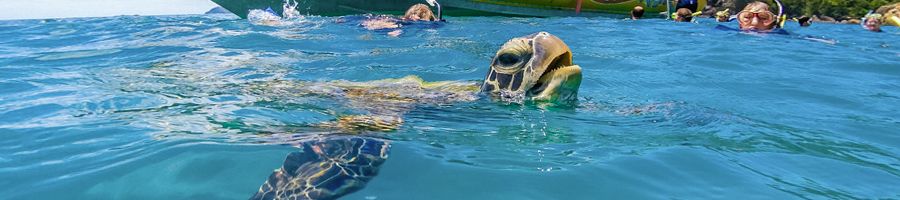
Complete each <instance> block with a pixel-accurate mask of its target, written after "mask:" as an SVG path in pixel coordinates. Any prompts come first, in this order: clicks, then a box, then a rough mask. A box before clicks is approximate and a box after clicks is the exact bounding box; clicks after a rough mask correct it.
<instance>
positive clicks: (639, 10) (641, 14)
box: [631, 6, 644, 19]
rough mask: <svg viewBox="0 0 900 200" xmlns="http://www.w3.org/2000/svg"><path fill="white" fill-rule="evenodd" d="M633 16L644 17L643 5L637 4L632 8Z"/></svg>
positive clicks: (636, 17)
mask: <svg viewBox="0 0 900 200" xmlns="http://www.w3.org/2000/svg"><path fill="white" fill-rule="evenodd" d="M631 17H632V18H635V19H640V18H641V17H644V8H643V7H641V6H635V7H634V9H632V10H631Z"/></svg>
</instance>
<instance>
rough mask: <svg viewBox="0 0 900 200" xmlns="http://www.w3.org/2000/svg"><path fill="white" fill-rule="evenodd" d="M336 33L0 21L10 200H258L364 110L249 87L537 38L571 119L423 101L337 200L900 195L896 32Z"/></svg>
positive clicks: (307, 27)
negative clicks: (569, 55) (299, 155)
mask: <svg viewBox="0 0 900 200" xmlns="http://www.w3.org/2000/svg"><path fill="white" fill-rule="evenodd" d="M336 19H337V18H330V17H307V18H305V19H302V20H297V21H294V22H291V23H285V24H282V25H279V26H261V25H253V24H250V23H249V22H248V21H246V20H238V19H233V18H225V17H216V16H161V17H135V16H123V17H110V18H87V19H60V20H22V21H0V199H247V198H249V197H250V196H252V195H253V194H254V193H255V192H256V191H257V189H258V188H259V186H260V185H261V184H262V183H263V182H264V181H265V180H266V178H267V177H268V176H269V174H270V173H272V170H273V169H276V168H278V167H279V166H280V165H281V164H282V163H283V162H284V159H285V156H286V155H287V154H288V153H290V152H293V151H296V149H295V148H294V147H292V146H291V145H290V144H291V143H296V142H303V139H296V138H288V137H283V136H284V135H285V134H294V136H303V135H308V134H313V133H312V132H315V131H311V130H308V126H309V125H310V124H315V123H318V122H321V121H327V120H331V119H334V118H335V117H336V116H339V115H342V114H348V113H357V112H360V111H359V110H358V108H355V107H353V106H348V105H344V104H341V103H340V102H336V101H333V100H330V99H327V98H315V97H302V98H301V97H298V98H293V97H292V96H290V95H289V94H263V93H258V92H257V93H255V92H252V91H249V90H247V88H248V86H249V85H253V84H256V83H260V82H267V81H273V80H287V81H296V82H303V81H305V82H323V81H329V80H350V81H369V80H378V79H383V78H399V77H403V76H405V75H418V76H420V77H422V78H423V79H425V80H429V81H447V80H449V81H478V80H480V79H481V78H483V77H484V75H485V74H486V73H487V70H488V65H489V63H490V60H491V57H492V56H493V55H494V53H495V52H496V50H497V49H498V47H499V46H500V45H501V44H503V43H504V42H505V41H507V40H508V39H510V38H513V37H518V36H522V35H526V34H530V33H534V32H537V31H548V32H550V33H552V34H555V35H557V36H558V37H560V38H562V39H563V40H564V41H566V43H567V44H568V45H569V46H570V47H571V49H572V51H573V53H574V61H575V63H576V64H579V65H580V66H581V67H582V68H583V69H584V81H583V83H582V86H581V90H580V92H579V96H580V101H579V102H578V105H577V106H576V107H575V108H573V109H564V108H546V109H543V108H539V107H535V106H517V105H507V104H504V103H499V102H493V101H487V100H479V101H474V102H466V103H457V104H448V105H421V106H418V107H415V108H413V109H412V110H410V111H409V112H408V113H406V114H405V115H404V121H405V123H404V124H403V126H402V127H400V129H399V130H397V131H394V132H388V133H372V134H375V135H378V137H381V138H384V139H387V140H390V141H391V142H392V143H391V144H392V149H391V152H390V158H389V159H388V160H387V161H386V162H385V163H384V164H383V165H382V166H381V169H380V174H379V175H378V176H377V177H375V178H374V179H373V180H372V181H371V182H370V183H369V184H368V185H367V187H365V188H364V189H362V190H360V191H358V192H355V193H352V194H350V195H347V196H345V197H344V198H343V199H369V200H371V199H725V198H737V199H806V198H812V199H854V198H865V199H875V198H900V149H898V147H900V129H898V127H900V90H898V89H900V62H898V61H900V39H898V38H900V30H898V29H897V28H895V27H888V28H886V29H885V32H884V33H871V32H865V31H863V30H861V29H860V28H859V27H858V26H854V25H830V24H814V25H813V26H812V27H810V28H802V29H801V28H799V27H797V26H796V25H795V24H790V25H789V26H788V30H790V31H791V32H792V34H793V35H790V36H783V35H751V34H743V33H736V32H728V31H720V30H714V29H713V27H715V26H716V23H714V22H712V21H701V22H700V23H693V24H692V23H682V24H672V23H670V22H667V21H663V20H642V21H629V20H620V19H608V18H547V19H527V18H503V17H491V18H480V17H474V18H449V21H451V23H449V24H446V25H444V26H443V27H440V28H437V29H430V28H424V29H423V28H409V29H406V30H404V33H403V34H402V35H400V36H399V37H390V36H386V35H385V33H383V32H372V31H367V30H365V29H363V28H361V27H358V26H356V25H355V24H353V23H335V22H336V21H338V20H336ZM730 25H732V26H733V25H734V24H730ZM808 37H812V38H819V39H822V40H821V41H817V40H810V39H804V38H808ZM299 138H302V137H299Z"/></svg>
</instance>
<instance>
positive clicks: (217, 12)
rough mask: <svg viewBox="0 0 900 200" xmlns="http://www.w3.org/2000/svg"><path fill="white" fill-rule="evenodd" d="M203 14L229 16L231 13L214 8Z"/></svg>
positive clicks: (223, 9) (219, 7)
mask: <svg viewBox="0 0 900 200" xmlns="http://www.w3.org/2000/svg"><path fill="white" fill-rule="evenodd" d="M205 14H207V15H208V14H231V11H228V10H226V9H225V8H223V7H222V6H216V7H215V8H212V9H209V11H206V13H205Z"/></svg>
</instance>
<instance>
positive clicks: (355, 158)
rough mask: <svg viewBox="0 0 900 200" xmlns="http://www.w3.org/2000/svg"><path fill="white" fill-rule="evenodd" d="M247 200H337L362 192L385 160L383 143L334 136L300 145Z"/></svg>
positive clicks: (385, 147)
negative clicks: (355, 192) (298, 149)
mask: <svg viewBox="0 0 900 200" xmlns="http://www.w3.org/2000/svg"><path fill="white" fill-rule="evenodd" d="M298 148H300V151H297V152H293V153H290V154H288V156H287V158H286V159H285V161H284V165H283V166H282V167H281V168H280V169H278V170H275V172H273V173H272V175H270V176H269V178H268V179H267V180H266V182H265V184H263V185H262V186H261V187H260V188H259V191H258V192H257V193H256V195H254V196H253V197H252V198H250V199H337V198H338V197H341V196H343V195H346V194H349V193H351V192H354V191H357V190H360V189H362V188H363V187H364V186H365V185H366V183H368V182H369V180H371V179H372V177H375V175H376V174H377V173H378V168H379V167H380V166H381V164H382V163H384V161H385V160H386V159H387V156H388V151H389V149H390V144H389V142H388V141H386V140H381V139H375V138H365V137H336V138H325V139H322V140H315V141H308V142H303V143H300V144H299V145H298Z"/></svg>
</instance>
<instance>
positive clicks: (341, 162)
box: [251, 32, 581, 199]
mask: <svg viewBox="0 0 900 200" xmlns="http://www.w3.org/2000/svg"><path fill="white" fill-rule="evenodd" d="M580 84H581V67H579V66H578V65H574V64H573V63H572V53H571V50H569V47H568V46H567V45H566V44H565V43H564V42H563V41H562V40H560V39H559V38H557V37H556V36H553V35H551V34H549V33H547V32H539V33H535V34H531V35H528V36H524V37H519V38H514V39H512V40H509V41H508V42H506V44H504V45H503V46H502V47H501V48H500V50H498V51H497V54H496V55H495V56H494V58H493V60H492V62H491V67H490V70H489V71H488V74H487V76H486V77H485V80H484V82H482V83H481V84H480V86H479V85H478V84H471V83H466V82H453V81H445V82H425V81H423V80H421V79H420V78H418V77H414V76H408V77H404V78H401V79H387V80H379V81H371V82H362V83H355V82H327V84H325V85H316V84H311V83H304V84H298V85H295V86H284V85H281V86H279V87H276V88H281V89H288V90H292V91H288V92H289V93H298V94H309V93H316V92H315V91H320V90H321V89H322V88H330V89H327V91H332V92H330V93H328V94H326V96H339V97H340V98H345V99H347V100H348V101H347V102H348V103H349V104H350V106H351V107H354V106H355V107H360V108H363V109H367V110H369V111H370V113H371V115H350V116H343V117H340V118H338V119H337V120H335V121H331V122H324V123H322V124H321V125H320V126H321V127H325V128H335V129H337V130H338V131H340V132H346V134H344V135H343V136H342V135H340V134H335V135H334V136H331V137H329V136H325V137H326V138H324V139H319V140H313V141H307V142H302V143H300V144H299V145H297V146H298V148H300V151H298V152H293V153H291V154H290V155H288V156H287V159H285V162H284V165H283V166H282V167H281V168H280V169H278V170H276V171H275V172H273V173H272V175H271V176H270V177H269V179H267V180H266V182H265V183H264V184H263V185H262V186H261V187H260V189H259V191H258V192H257V193H256V195H254V196H253V197H252V198H251V199H337V198H339V197H341V196H343V195H346V194H349V193H351V192H354V191H357V190H359V189H362V188H363V187H364V186H365V184H366V183H367V182H368V181H369V180H371V179H372V178H373V177H374V176H375V175H376V174H377V172H378V168H379V167H380V166H381V164H383V163H384V162H385V161H386V160H387V158H388V151H389V148H390V141H389V140H384V139H378V138H373V137H365V136H363V135H357V134H359V133H360V132H367V133H371V132H384V131H392V130H396V129H397V128H398V127H399V126H400V125H402V123H403V121H402V116H403V114H404V113H405V112H407V111H408V110H410V109H412V108H414V107H415V105H417V104H449V103H454V102H461V101H474V100H476V99H477V98H476V97H477V96H478V94H479V93H481V94H484V95H485V96H489V97H491V98H493V99H498V100H501V101H507V102H517V103H522V102H525V101H534V102H550V103H570V102H574V101H575V99H576V98H577V92H578V87H579V86H580ZM270 86H271V85H270ZM298 91H299V92H298ZM334 91H337V92H334ZM348 134H349V135H352V136H347V135H348Z"/></svg>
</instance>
